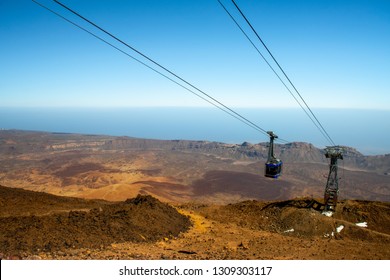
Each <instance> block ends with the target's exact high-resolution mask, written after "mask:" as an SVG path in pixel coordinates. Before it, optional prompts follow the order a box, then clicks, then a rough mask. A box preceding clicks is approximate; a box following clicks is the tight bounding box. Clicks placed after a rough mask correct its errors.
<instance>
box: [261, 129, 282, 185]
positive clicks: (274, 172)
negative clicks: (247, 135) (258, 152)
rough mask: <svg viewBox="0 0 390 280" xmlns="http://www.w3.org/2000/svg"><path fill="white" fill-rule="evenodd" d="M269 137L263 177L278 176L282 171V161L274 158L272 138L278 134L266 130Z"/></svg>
mask: <svg viewBox="0 0 390 280" xmlns="http://www.w3.org/2000/svg"><path fill="white" fill-rule="evenodd" d="M267 134H268V135H269V137H270V141H269V148H268V159H267V162H266V163H265V177H270V178H278V177H279V176H280V173H281V172H282V165H283V162H282V161H281V160H280V159H278V158H276V157H275V155H274V140H275V138H278V136H277V135H276V134H275V133H273V132H272V131H267Z"/></svg>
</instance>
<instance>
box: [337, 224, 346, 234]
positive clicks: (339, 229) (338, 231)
mask: <svg viewBox="0 0 390 280" xmlns="http://www.w3.org/2000/svg"><path fill="white" fill-rule="evenodd" d="M343 229H344V226H343V225H340V226H338V227H337V228H336V231H337V233H340V232H341V231H342V230H343Z"/></svg>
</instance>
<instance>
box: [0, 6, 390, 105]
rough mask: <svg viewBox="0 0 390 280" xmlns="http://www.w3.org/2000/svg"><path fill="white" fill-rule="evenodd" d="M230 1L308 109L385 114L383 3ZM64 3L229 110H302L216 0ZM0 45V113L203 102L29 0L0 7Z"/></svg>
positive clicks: (388, 63) (387, 39)
mask: <svg viewBox="0 0 390 280" xmlns="http://www.w3.org/2000/svg"><path fill="white" fill-rule="evenodd" d="M39 2H41V3H42V4H44V5H46V6H48V7H50V8H51V9H53V10H55V11H56V12H58V13H60V14H62V15H64V16H66V17H67V18H69V19H71V20H73V21H75V22H77V23H78V24H81V25H82V26H83V27H85V28H87V29H89V30H90V31H92V32H95V33H96V34H98V35H99V36H100V35H101V36H103V37H104V38H105V39H108V40H109V41H110V42H111V43H114V44H115V45H116V46H118V47H120V48H121V49H123V50H125V51H127V52H129V54H131V55H134V56H136V57H137V58H139V56H137V55H136V54H135V53H134V52H132V51H131V50H128V49H126V48H125V47H123V46H121V45H120V44H118V43H117V42H115V41H114V40H112V39H109V38H108V37H107V36H104V34H102V33H101V32H99V31H97V30H96V29H94V28H91V27H90V26H89V25H88V24H86V23H85V22H83V21H81V20H80V19H78V18H77V17H75V16H74V15H72V14H70V13H69V12H67V11H66V10H64V9H63V8H61V7H60V6H58V5H57V4H55V3H54V2H53V1H49V0H39ZM222 2H223V3H224V4H225V5H226V7H227V8H228V10H229V11H231V13H232V14H233V15H234V16H235V18H236V19H237V20H239V22H240V23H241V24H242V26H243V27H244V28H245V30H246V31H247V32H248V34H250V36H251V38H252V39H253V40H254V42H255V43H256V44H257V45H258V46H259V49H260V51H262V53H263V54H266V52H265V50H264V48H262V47H261V45H260V43H259V42H258V41H257V40H256V38H255V37H254V36H253V33H251V31H250V30H249V28H248V26H247V25H245V23H244V21H243V20H242V18H240V16H239V14H238V12H237V10H236V9H235V8H234V6H233V4H232V3H231V1H230V0H223V1H222ZM236 2H237V4H238V5H239V6H240V8H241V9H242V10H243V12H244V13H245V14H246V16H247V17H248V19H249V20H250V21H251V23H252V25H253V26H254V27H255V29H256V30H257V32H258V33H259V34H260V36H261V37H262V39H263V40H264V41H265V42H266V44H267V46H268V47H269V49H270V50H271V51H272V53H273V54H274V56H275V57H276V59H277V60H278V61H279V63H280V64H281V66H282V67H283V68H284V70H285V71H286V73H287V74H288V75H289V77H290V78H291V80H292V81H293V83H294V84H295V86H296V87H297V89H298V90H299V91H300V93H301V95H302V96H303V97H304V98H305V100H306V102H307V103H308V104H309V106H311V107H312V108H316V107H325V108H367V109H385V110H390V90H389V89H390V87H389V84H390V1H387V0H366V1H361V0H350V1H336V0H323V1H320V0H317V1H316V0H312V1H301V0H299V1H298V0H297V1H294V0H288V1H287V0H258V1H249V0H237V1H236ZM62 3H64V4H65V5H68V6H69V7H71V8H73V9H74V10H76V11H78V12H79V13H81V14H82V15H84V16H85V17H87V18H88V19H90V20H92V21H93V22H95V23H97V24H98V25H100V26H101V27H103V28H105V29H106V30H108V31H110V32H111V33H113V34H114V35H116V36H117V37H119V38H120V39H122V40H123V41H125V42H127V43H128V44H130V45H132V46H133V47H135V48H136V49H138V50H140V51H141V52H143V53H144V54H146V55H148V56H150V57H151V58H153V59H154V60H156V61H157V62H159V63H161V64H162V65H164V66H165V67H167V68H168V69H170V70H172V71H174V72H175V73H176V74H178V75H180V76H181V77H183V78H184V79H186V80H187V81H189V82H191V83H192V84H194V85H195V86H197V87H198V88H200V89H202V90H203V91H205V92H206V93H208V94H210V95H211V96H213V97H215V98H216V99H218V100H219V101H221V102H222V103H224V104H226V105H227V106H230V107H271V108H272V107H298V106H299V105H298V104H297V103H296V102H295V101H294V99H293V98H292V97H291V95H290V94H289V93H288V91H287V90H286V89H285V88H284V86H283V85H282V83H281V82H280V81H279V80H278V79H277V78H276V76H275V75H274V74H273V73H272V72H271V70H270V69H269V68H268V66H267V65H266V64H265V63H264V61H263V60H262V59H261V57H260V56H259V54H258V53H257V52H256V50H255V49H254V48H253V47H252V46H251V45H250V43H249V42H248V41H247V39H246V38H245V37H244V35H243V34H242V33H241V32H240V31H239V29H238V28H237V27H236V26H235V24H234V23H233V21H232V20H231V19H230V18H229V16H228V15H227V14H226V13H225V11H224V10H223V9H222V7H221V6H220V4H219V3H218V1H217V0H196V1H195V0H180V1H174V0H114V1H113V0H99V1H88V0H85V1H79V0H77V1H76V0H62ZM0 42H1V43H0V65H1V66H0V106H2V107H23V106H36V107H42V106H43V107H57V106H61V107H62V106H69V107H75V106H77V107H83V106H88V107H112V106H121V107H126V106H129V107H131V106H138V107H139V106H209V104H208V103H206V102H205V101H203V100H201V99H199V98H198V97H196V96H194V95H192V94H191V93H189V92H187V91H186V90H184V89H183V88H181V87H179V86H177V85H176V84H174V83H172V82H171V81H169V80H167V79H165V78H163V77H161V76H159V75H158V74H156V73H155V72H153V71H151V70H150V69H147V68H146V67H144V66H142V65H141V64H139V63H138V62H135V61H134V60H131V59H129V58H128V57H127V56H125V55H123V54H122V53H120V52H118V51H117V50H115V49H113V48H111V47H110V46H108V45H106V44H104V43H102V42H100V41H98V40H96V38H94V37H92V36H90V35H89V34H87V33H85V32H83V31H81V30H79V29H77V28H75V27H74V26H72V25H70V24H69V23H67V22H65V21H64V20H62V19H60V18H59V17H57V16H55V15H53V14H52V13H50V12H48V11H46V10H45V9H43V8H41V7H40V6H38V5H36V4H35V3H33V2H32V1H30V0H0ZM270 61H271V60H270Z"/></svg>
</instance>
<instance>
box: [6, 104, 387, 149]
mask: <svg viewBox="0 0 390 280" xmlns="http://www.w3.org/2000/svg"><path fill="white" fill-rule="evenodd" d="M235 110H236V111H237V112H238V113H240V114H241V115H243V116H244V117H246V118H247V119H249V120H250V121H252V122H254V123H255V124H257V125H258V126H260V127H261V128H263V129H265V130H267V131H268V130H272V131H274V132H275V133H276V134H277V135H279V137H280V138H282V139H284V140H287V141H289V142H293V141H299V142H308V143H312V144H313V145H314V146H316V147H318V148H324V147H325V146H328V145H330V143H328V142H327V140H326V139H325V137H324V136H323V135H322V134H321V133H320V131H319V130H318V129H317V127H315V125H314V124H313V123H312V122H311V121H310V119H309V118H308V117H307V115H306V114H305V113H304V112H303V111H302V110H301V109H300V108H299V109H285V108H276V109H270V108H267V109H264V108H258V109H252V108H251V109H248V108H245V109H240V108H236V109H235ZM313 112H314V113H315V114H316V116H317V118H318V119H319V120H320V121H321V123H322V125H323V126H324V127H325V129H326V130H327V131H328V133H329V135H330V137H331V138H332V139H333V141H334V142H335V143H336V144H338V145H345V146H350V147H353V148H356V149H357V150H358V151H359V152H361V153H363V154H365V155H378V154H388V153H390V111H386V110H358V109H313ZM0 129H20V130H38V131H47V132H69V133H82V134H106V135H113V136H131V137H137V138H151V139H167V140H176V139H186V140H207V141H218V142H224V143H237V144H239V143H242V142H244V141H246V142H250V143H259V142H266V141H268V138H267V136H266V135H264V134H261V133H259V132H258V131H256V130H254V129H253V128H251V127H248V126H247V125H245V124H243V123H242V122H240V121H238V120H237V119H235V118H233V117H231V116H229V115H228V114H226V113H225V112H223V111H221V110H219V109H217V108H179V107H170V108H167V107H162V108H160V107H157V108H142V107H136V108H10V107H7V108H0Z"/></svg>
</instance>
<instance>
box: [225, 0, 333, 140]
mask: <svg viewBox="0 0 390 280" xmlns="http://www.w3.org/2000/svg"><path fill="white" fill-rule="evenodd" d="M218 2H219V4H220V5H221V6H222V8H223V9H224V10H225V12H226V13H227V14H228V15H229V16H230V18H231V19H232V20H233V22H234V23H235V24H236V25H237V27H238V28H239V29H240V31H241V32H242V33H243V34H244V36H245V37H246V38H247V39H248V41H249V42H250V43H251V44H252V46H253V47H254V48H255V49H256V51H257V53H258V54H259V55H260V56H261V57H262V58H263V60H264V61H265V63H266V64H267V65H268V67H269V68H270V69H271V70H272V72H273V73H274V74H275V75H276V76H277V77H278V79H279V81H280V82H281V83H282V84H283V85H284V87H285V88H286V89H287V91H288V92H289V93H290V94H291V96H292V97H293V98H294V99H295V101H296V102H297V103H298V104H299V106H300V107H301V108H302V110H303V111H304V112H305V113H306V115H307V116H308V117H309V119H310V120H311V121H312V122H313V123H314V125H315V126H317V128H318V129H319V130H320V131H321V132H322V130H321V128H320V127H319V126H318V124H317V123H316V122H315V121H314V120H313V118H312V117H311V116H310V114H309V113H308V112H307V111H306V109H305V108H304V107H303V105H302V104H301V103H300V102H299V100H298V99H297V98H296V97H295V95H294V93H293V92H292V91H291V89H290V88H289V87H288V86H287V85H286V83H285V82H284V81H283V79H282V78H281V77H280V75H279V74H278V73H277V72H276V71H275V69H274V68H273V67H272V65H271V64H270V63H269V62H268V60H267V59H266V58H265V57H264V55H263V54H262V53H261V51H260V50H259V49H258V48H257V47H256V45H255V43H253V41H252V40H251V39H250V38H249V36H248V34H247V33H246V32H245V31H244V29H243V28H242V27H241V25H240V24H239V23H238V22H237V21H236V20H235V18H234V17H233V16H232V14H231V13H230V12H229V11H228V9H227V8H226V7H225V6H224V5H223V4H222V2H221V1H220V0H218ZM322 133H323V132H322ZM323 135H324V134H323ZM324 136H325V137H326V135H324ZM279 140H281V141H284V142H286V143H288V142H289V141H286V140H283V139H280V138H279Z"/></svg>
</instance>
